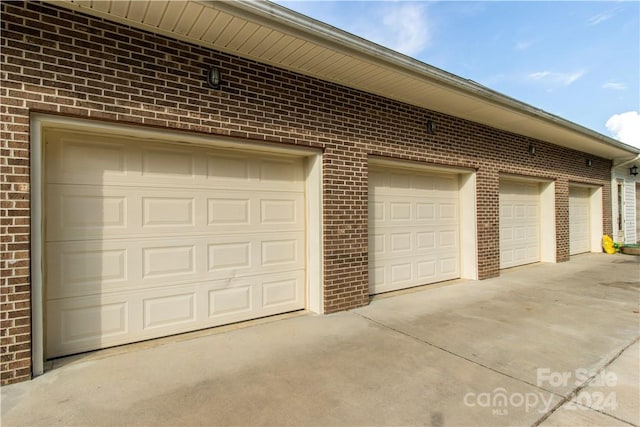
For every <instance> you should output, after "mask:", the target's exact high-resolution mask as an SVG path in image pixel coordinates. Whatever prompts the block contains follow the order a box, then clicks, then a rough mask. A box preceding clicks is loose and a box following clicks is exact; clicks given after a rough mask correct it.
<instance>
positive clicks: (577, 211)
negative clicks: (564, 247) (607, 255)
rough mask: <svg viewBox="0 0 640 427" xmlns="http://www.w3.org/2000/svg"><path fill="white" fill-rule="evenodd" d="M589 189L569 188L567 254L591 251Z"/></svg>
mask: <svg viewBox="0 0 640 427" xmlns="http://www.w3.org/2000/svg"><path fill="white" fill-rule="evenodd" d="M590 224H591V219H590V216H589V189H588V188H582V187H569V254H570V255H576V254H581V253H584V252H589V251H590V250H591V226H590Z"/></svg>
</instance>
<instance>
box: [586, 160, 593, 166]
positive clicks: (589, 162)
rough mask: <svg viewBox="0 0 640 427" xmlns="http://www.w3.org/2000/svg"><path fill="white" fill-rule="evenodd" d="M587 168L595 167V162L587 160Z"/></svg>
mask: <svg viewBox="0 0 640 427" xmlns="http://www.w3.org/2000/svg"><path fill="white" fill-rule="evenodd" d="M587 166H589V167H591V166H593V160H591V159H587Z"/></svg>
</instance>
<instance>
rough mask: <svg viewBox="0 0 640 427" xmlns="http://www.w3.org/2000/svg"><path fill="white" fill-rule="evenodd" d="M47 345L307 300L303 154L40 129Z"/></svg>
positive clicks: (106, 341)
mask: <svg viewBox="0 0 640 427" xmlns="http://www.w3.org/2000/svg"><path fill="white" fill-rule="evenodd" d="M45 176H46V192H45V194H46V195H47V198H46V201H45V203H46V204H45V217H46V219H45V226H46V230H45V236H46V237H45V245H46V247H45V259H46V266H45V272H46V282H45V292H46V313H45V319H46V336H47V341H46V354H47V357H55V356H61V355H65V354H71V353H76V352H81V351H86V350H92V349H97V348H103V347H108V346H112V345H117V344H123V343H129V342H133V341H139V340H143V339H147V338H154V337H159V336H166V335H170V334H175V333H179V332H185V331H191V330H196V329H200V328H205V327H210V326H215V325H221V324H225V323H230V322H236V321H240V320H246V319H251V318H256V317H261V316H266V315H272V314H276V313H281V312H286V311H291V310H296V309H301V308H304V306H305V229H304V228H305V209H304V199H305V193H304V175H303V166H302V161H301V160H300V159H299V158H293V157H291V158H289V157H283V156H279V157H275V156H270V155H265V154H260V155H249V154H246V153H245V154H243V153H240V152H232V151H222V150H214V149H211V148H203V147H194V146H188V145H185V144H182V145H178V144H168V143H162V142H156V141H140V140H125V139H121V138H118V137H111V138H106V137H98V136H87V135H80V134H75V135H74V134H57V133H50V134H47V136H46V169H45Z"/></svg>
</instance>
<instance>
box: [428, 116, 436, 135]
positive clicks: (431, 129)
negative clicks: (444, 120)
mask: <svg viewBox="0 0 640 427" xmlns="http://www.w3.org/2000/svg"><path fill="white" fill-rule="evenodd" d="M427 133H429V134H431V135H433V134H434V133H436V124H435V123H433V120H431V119H427Z"/></svg>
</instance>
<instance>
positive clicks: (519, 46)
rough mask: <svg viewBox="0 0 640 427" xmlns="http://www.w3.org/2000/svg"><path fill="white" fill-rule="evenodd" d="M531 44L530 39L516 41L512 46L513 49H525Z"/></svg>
mask: <svg viewBox="0 0 640 427" xmlns="http://www.w3.org/2000/svg"><path fill="white" fill-rule="evenodd" d="M531 46H533V42H532V41H521V42H518V43H516V45H515V46H514V47H513V48H514V49H515V50H527V49H529V48H530V47H531Z"/></svg>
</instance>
